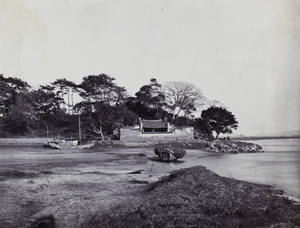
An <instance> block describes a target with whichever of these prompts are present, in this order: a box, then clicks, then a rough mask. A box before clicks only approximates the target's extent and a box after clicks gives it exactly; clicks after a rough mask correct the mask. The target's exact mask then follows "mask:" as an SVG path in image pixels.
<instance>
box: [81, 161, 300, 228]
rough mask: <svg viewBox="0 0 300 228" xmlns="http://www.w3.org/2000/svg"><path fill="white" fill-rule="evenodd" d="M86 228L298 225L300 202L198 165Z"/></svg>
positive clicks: (97, 217)
mask: <svg viewBox="0 0 300 228" xmlns="http://www.w3.org/2000/svg"><path fill="white" fill-rule="evenodd" d="M132 194H134V195H135V196H136V197H135V198H134V199H132V200H130V201H129V200H128V201H127V202H123V203H122V204H121V205H119V206H118V207H115V208H113V209H110V210H108V211H105V212H103V211H99V212H98V213H95V214H94V215H92V216H91V217H90V218H87V219H86V221H84V222H83V223H82V224H81V227H82V228H83V227H90V228H97V227H298V226H300V205H299V204H297V203H296V202H295V201H292V200H289V199H288V198H286V197H284V196H283V195H282V194H283V192H282V191H280V190H276V189H274V188H273V187H271V186H267V185H259V184H253V183H249V182H245V181H238V180H235V179H231V178H225V177H220V176H218V175H217V174H215V173H213V172H211V171H209V170H207V169H206V168H205V167H201V166H197V167H192V168H187V169H181V170H177V171H174V172H172V173H171V174H170V175H169V176H168V177H165V178H164V179H161V180H160V181H158V182H155V183H153V184H149V185H145V187H144V188H142V189H141V190H140V191H139V192H134V193H132Z"/></svg>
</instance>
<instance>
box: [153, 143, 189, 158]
mask: <svg viewBox="0 0 300 228" xmlns="http://www.w3.org/2000/svg"><path fill="white" fill-rule="evenodd" d="M154 153H155V154H156V155H157V156H158V157H159V159H160V160H161V161H176V160H177V159H179V158H182V157H183V156H185V155H186V151H185V150H184V149H181V148H175V147H172V146H168V145H163V146H158V147H156V148H155V149H154Z"/></svg>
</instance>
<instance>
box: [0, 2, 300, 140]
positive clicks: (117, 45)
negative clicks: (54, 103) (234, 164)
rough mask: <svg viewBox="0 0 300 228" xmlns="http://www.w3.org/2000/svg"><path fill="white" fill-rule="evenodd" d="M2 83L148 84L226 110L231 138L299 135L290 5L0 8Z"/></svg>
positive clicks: (296, 23)
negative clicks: (196, 94)
mask: <svg viewBox="0 0 300 228" xmlns="http://www.w3.org/2000/svg"><path fill="white" fill-rule="evenodd" d="M0 31H1V36H0V49H1V53H0V73H1V74H3V75H4V76H5V77H18V78H21V79H22V80H24V81H27V82H28V83H29V84H30V85H32V86H38V85H39V84H49V83H50V82H53V81H54V80H56V79H58V78H66V79H68V80H71V81H74V82H76V83H80V82H81V80H82V78H83V77H84V76H88V75H97V74H101V73H105V74H108V75H110V76H111V77H114V78H116V82H117V84H118V85H119V86H124V87H125V88H126V89H127V91H128V92H129V94H130V95H134V94H135V93H136V92H137V91H138V90H139V88H140V87H141V86H143V85H146V84H148V83H149V82H150V78H152V77H154V78H156V79H157V80H158V82H159V83H165V82H168V81H186V82H189V83H192V84H194V85H195V86H197V87H199V88H200V89H201V90H202V91H203V93H204V95H205V96H206V97H207V98H209V99H214V100H218V101H220V102H222V103H223V104H225V105H226V106H227V107H228V108H229V110H230V111H232V113H233V114H234V115H235V116H236V119H237V120H238V121H239V129H238V130H237V131H234V133H237V134H245V135H249V134H258V133H272V132H282V131H288V130H299V129H300V115H299V113H300V102H299V98H300V92H299V91H300V77H299V76H300V74H299V73H300V64H299V63H300V1H298V0H295V1H293V0H264V1H261V0H227V1H223V0H214V1H211V0H190V1H189V0H184V1H177V0H168V1H166V0H126V1H125V0H85V1H82V0H0Z"/></svg>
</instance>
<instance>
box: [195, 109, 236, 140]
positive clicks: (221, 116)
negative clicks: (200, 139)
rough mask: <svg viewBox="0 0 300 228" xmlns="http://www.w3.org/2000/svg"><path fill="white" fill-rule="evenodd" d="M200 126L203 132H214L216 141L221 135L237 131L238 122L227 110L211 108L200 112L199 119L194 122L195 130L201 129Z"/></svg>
mask: <svg viewBox="0 0 300 228" xmlns="http://www.w3.org/2000/svg"><path fill="white" fill-rule="evenodd" d="M201 126H204V129H205V130H204V132H207V133H208V134H209V133H210V131H215V132H216V139H218V137H219V135H220V134H221V133H222V134H225V133H229V134H231V133H232V129H237V127H238V122H237V121H236V119H235V116H234V115H233V114H232V113H231V112H230V111H228V110H227V109H225V108H222V107H214V106H212V107H210V108H208V109H207V110H204V111H202V113H201V119H200V120H197V121H196V127H197V129H201Z"/></svg>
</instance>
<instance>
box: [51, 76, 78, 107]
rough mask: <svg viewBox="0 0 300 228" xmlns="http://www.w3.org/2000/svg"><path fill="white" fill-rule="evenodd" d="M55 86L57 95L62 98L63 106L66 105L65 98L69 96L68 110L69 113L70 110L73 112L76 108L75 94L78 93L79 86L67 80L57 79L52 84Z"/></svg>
mask: <svg viewBox="0 0 300 228" xmlns="http://www.w3.org/2000/svg"><path fill="white" fill-rule="evenodd" d="M51 84H52V85H53V86H55V89H56V91H57V92H56V93H57V94H58V95H59V96H60V97H61V98H62V103H63V106H64V105H65V104H66V102H65V99H64V96H65V95H67V108H68V110H67V111H68V113H70V108H71V110H72V111H74V110H73V107H74V93H75V92H77V91H78V86H77V85H76V84H75V83H74V82H72V81H68V80H67V79H65V78H61V79H57V80H55V81H54V82H52V83H51Z"/></svg>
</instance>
